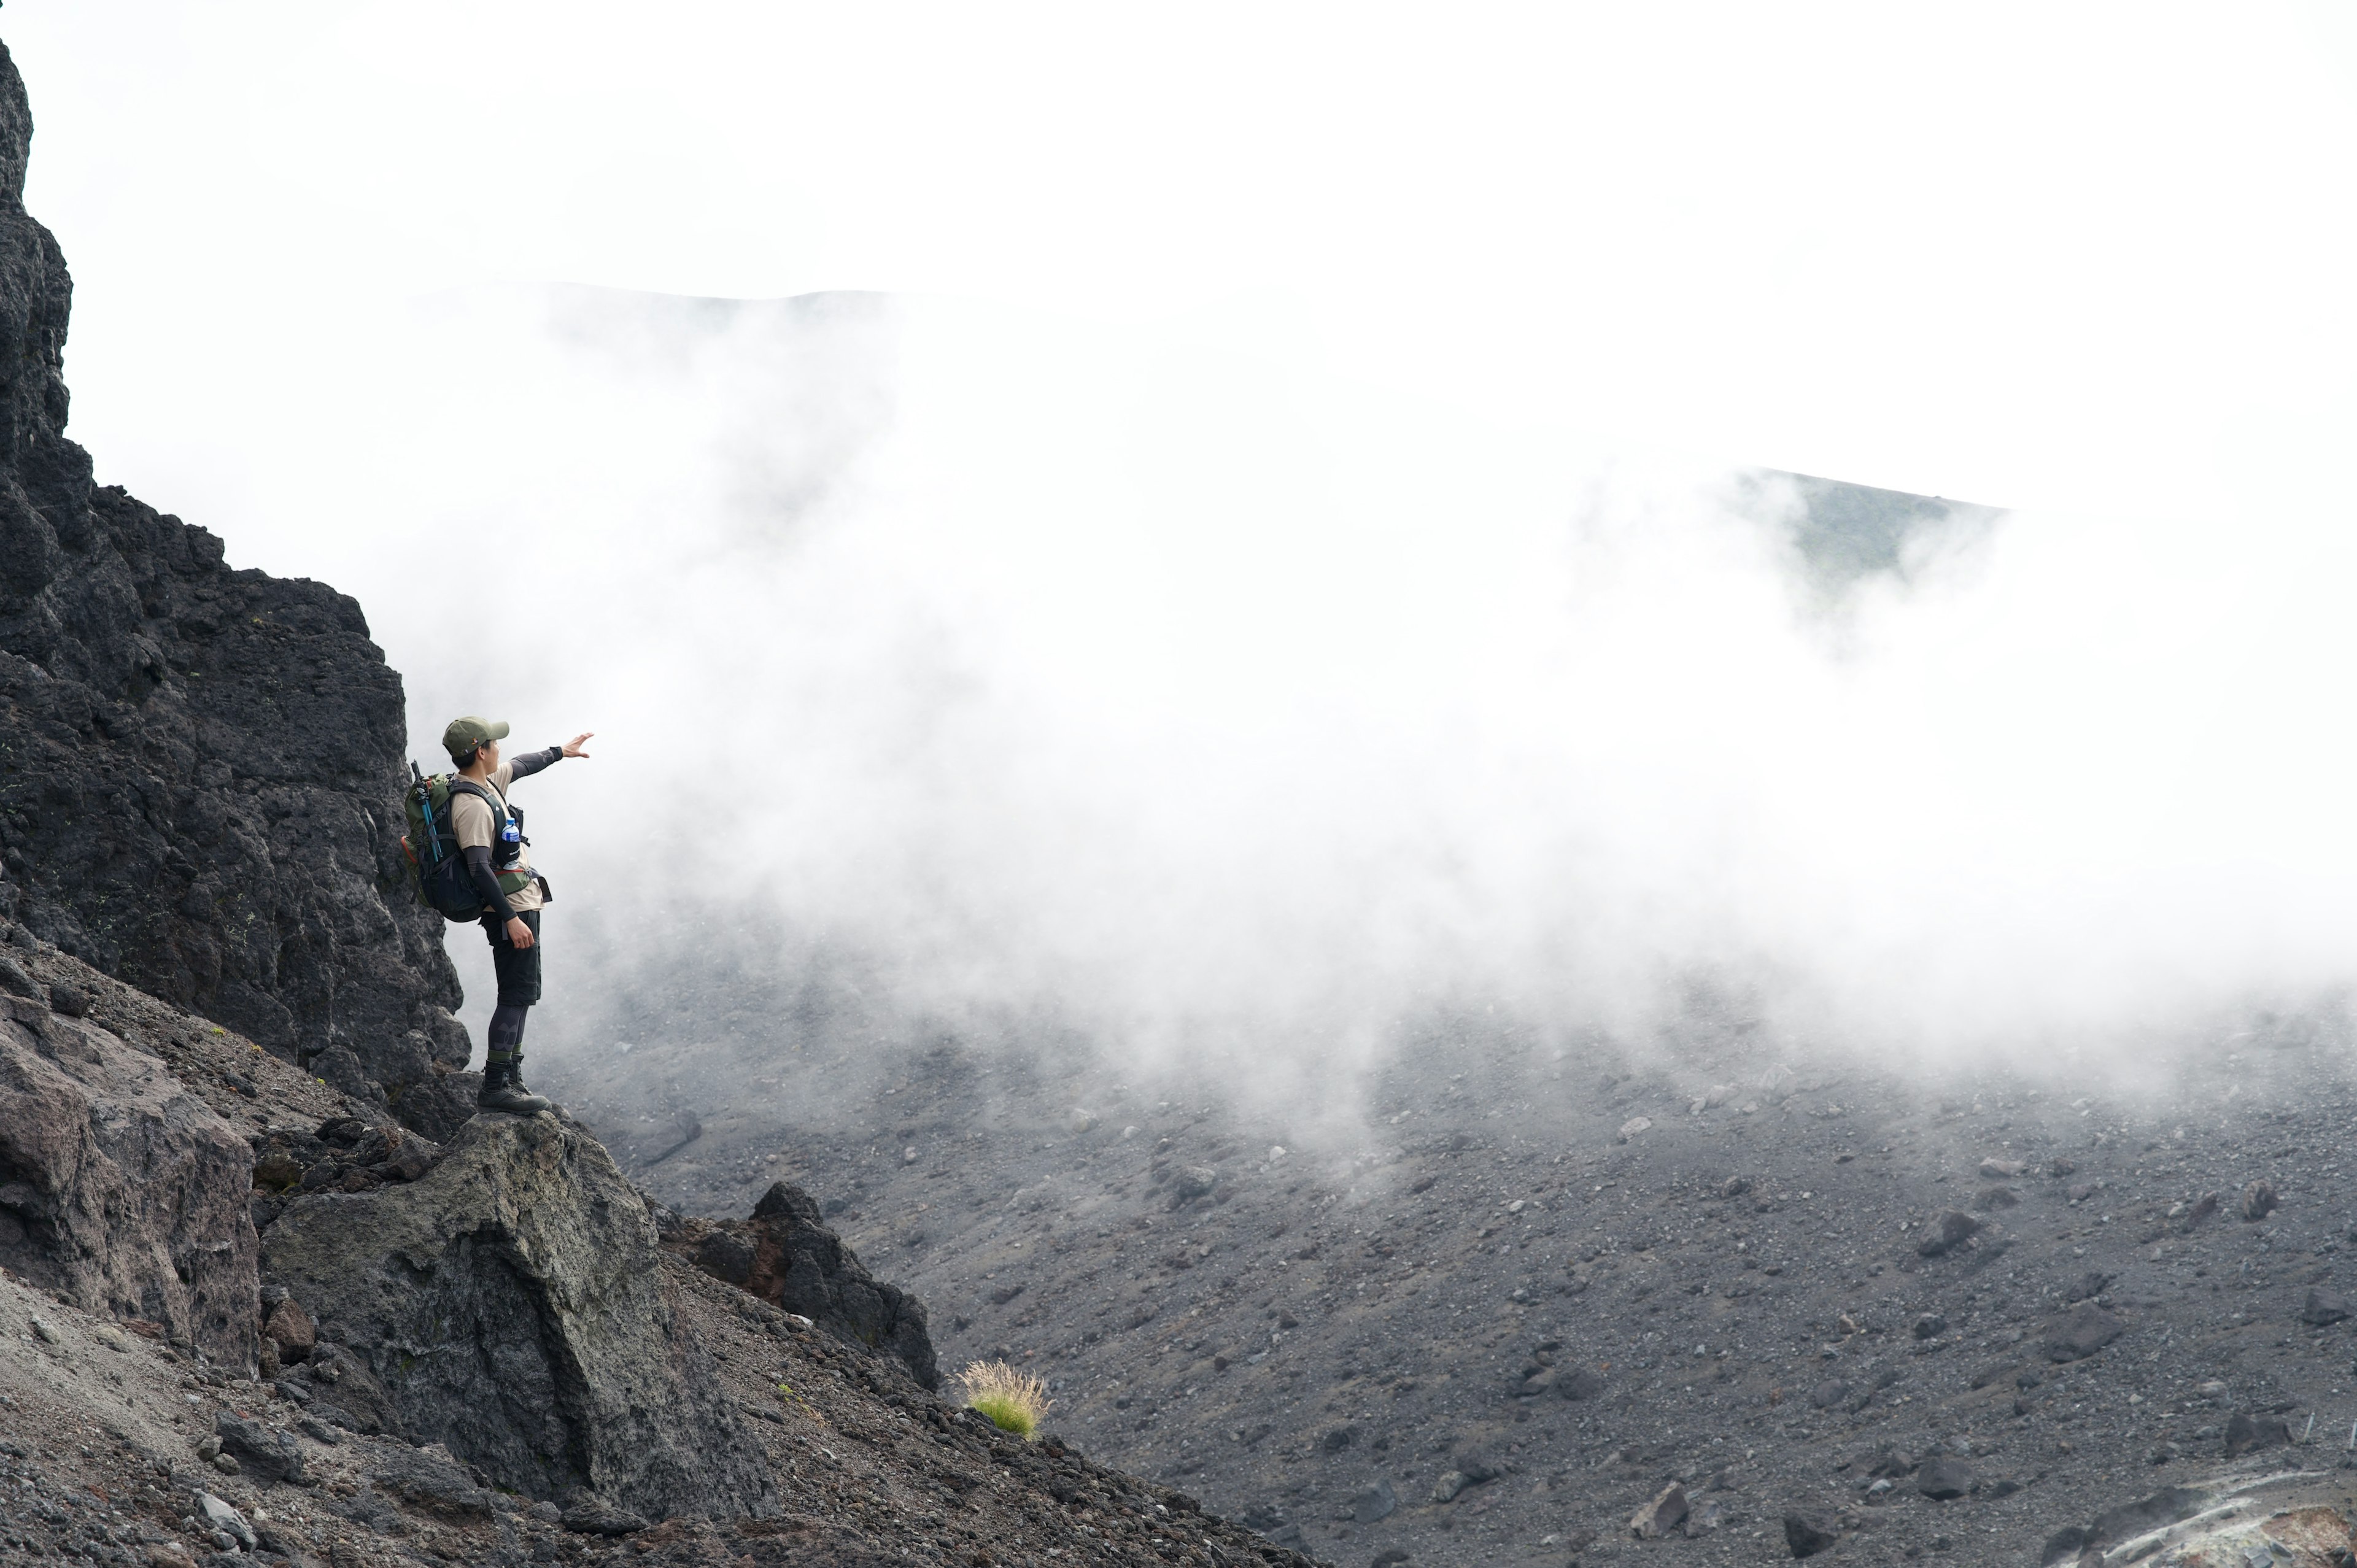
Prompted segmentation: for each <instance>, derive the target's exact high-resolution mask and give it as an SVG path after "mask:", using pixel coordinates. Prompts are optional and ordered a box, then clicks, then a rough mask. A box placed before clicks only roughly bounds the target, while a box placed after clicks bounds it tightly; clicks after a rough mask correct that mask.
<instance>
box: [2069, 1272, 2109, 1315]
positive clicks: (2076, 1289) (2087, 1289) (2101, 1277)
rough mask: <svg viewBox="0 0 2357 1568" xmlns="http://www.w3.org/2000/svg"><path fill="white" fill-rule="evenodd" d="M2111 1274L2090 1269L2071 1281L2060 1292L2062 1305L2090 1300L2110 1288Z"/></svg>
mask: <svg viewBox="0 0 2357 1568" xmlns="http://www.w3.org/2000/svg"><path fill="white" fill-rule="evenodd" d="M2111 1283H2112V1276H2111V1275H2109V1274H2107V1273H2103V1272H2102V1271H2100V1270H2096V1269H2090V1270H2089V1271H2087V1273H2083V1274H2081V1275H2080V1276H2079V1277H2078V1278H2077V1279H2076V1280H2074V1281H2072V1283H2071V1286H2070V1288H2069V1289H2067V1290H2065V1291H2064V1292H2063V1293H2062V1305H2065V1306H2069V1305H2072V1304H2073V1303H2076V1302H2082V1301H2087V1300H2091V1299H2093V1297H2095V1296H2099V1295H2101V1294H2104V1291H2106V1290H2108V1289H2109V1288H2111Z"/></svg>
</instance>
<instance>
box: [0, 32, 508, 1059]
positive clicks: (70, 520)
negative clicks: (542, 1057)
mask: <svg viewBox="0 0 2357 1568" xmlns="http://www.w3.org/2000/svg"><path fill="white" fill-rule="evenodd" d="M31 136H32V117H31V112H30V110H29V108H28V107H27V101H26V96H25V88H24V83H23V81H22V80H21V79H20V78H19V77H18V76H17V74H16V67H15V65H14V63H13V62H12V61H10V60H9V59H8V57H7V55H6V53H5V49H0V349H5V363H6V364H7V365H8V366H10V367H11V369H10V370H9V371H8V373H7V375H6V376H5V378H0V436H5V439H0V749H5V754H6V757H7V762H8V766H7V767H6V768H5V769H0V865H5V879H0V915H13V916H14V917H15V918H18V919H21V920H23V921H24V922H25V923H26V924H27V925H28V926H30V927H31V928H32V929H33V930H34V932H35V933H36V934H38V936H39V937H41V938H42V939H44V940H48V941H52V942H55V943H57V944H58V945H59V946H60V947H62V948H64V949H65V950H67V951H68V952H70V953H71V954H73V955H74V956H75V957H78V958H81V959H83V960H85V961H88V962H90V963H92V964H94V965H96V966H97V967H98V968H100V969H102V970H104V971H106V972H108V973H111V974H114V975H117V976H119V977H121V978H122V979H124V980H126V981H128V982H130V983H132V984H134V985H136V986H138V987H139V988H140V989H141V990H143V991H146V992H149V993H153V994H155V995H156V996H159V997H162V998H164V999H165V1000H166V1001H168V1002H171V1003H174V1004H178V1005H179V1006H183V1007H187V1008H189V1009H191V1010H193V1011H195V1012H198V1013H201V1014H203V1015H206V1016H208V1017H210V1018H214V1019H218V1020H219V1021H221V1023H223V1024H226V1025H229V1026H231V1027H233V1028H235V1029H237V1030H238V1031H240V1032H241V1033H242V1034H244V1035H246V1036H250V1037H251V1038H253V1039H254V1040H256V1041H259V1042H260V1043H261V1044H263V1045H264V1047H268V1048H270V1049H272V1050H274V1051H276V1052H278V1053H280V1054H281V1055H285V1056H289V1057H291V1056H292V1055H293V1054H294V1053H295V1052H296V1050H297V1049H298V1048H312V1049H316V1048H317V1047H324V1046H326V1045H328V1044H330V1043H332V1042H334V1041H338V1040H344V1041H348V1042H350V1044H351V1046H352V1047H353V1049H354V1050H355V1051H356V1052H357V1053H358V1054H359V1056H360V1058H361V1061H362V1062H363V1063H367V1064H369V1065H370V1066H371V1069H374V1068H375V1067H376V1066H377V1065H379V1064H378V1053H379V1051H380V1049H381V1048H382V1047H384V1046H385V1045H386V1044H388V1043H389V1042H391V1041H393V1040H394V1039H396V1038H397V1037H398V1036H401V1035H402V1034H403V1033H404V1032H406V1031H408V1030H412V1029H416V1030H421V1031H424V1032H425V1033H426V1034H427V1035H429V1036H431V1037H432V1038H433V1039H434V1040H435V1041H436V1048H437V1050H438V1051H439V1052H441V1053H442V1054H443V1055H444V1057H445V1058H446V1059H448V1060H450V1061H451V1062H452V1063H453V1065H457V1066H464V1065H465V1054H464V1053H465V1049H466V1036H465V1032H464V1030H463V1029H461V1028H460V1027H459V1026H457V1024H456V1023H455V1022H454V1021H453V1020H452V1019H451V1018H450V1016H449V1014H448V1012H447V1009H448V1008H450V1007H452V1006H454V1005H456V1004H457V1001H458V988H457V977H456V974H455V972H454V971H453V970H452V969H451V967H450V964H449V961H448V960H447V958H445V957H444V956H443V952H442V929H441V928H442V921H441V919H440V918H439V917H437V916H436V915H434V914H432V913H430V912H429V911H426V910H424V909H422V908H418V907H417V906H416V905H415V904H414V901H412V900H411V899H410V898H409V897H408V895H407V893H406V891H405V887H404V879H403V874H402V860H401V853H402V852H401V847H400V827H399V803H398V798H399V793H400V788H401V780H402V779H403V777H404V757H403V751H404V746H405V744H406V734H405V731H406V725H405V718H404V708H403V698H402V687H401V677H400V676H398V675H396V674H395V673H394V672H393V671H392V670H390V669H388V668H387V667H386V665H385V662H384V657H383V655H382V653H381V652H380V651H379V650H378V649H377V648H376V646H375V645H374V644H373V643H371V641H370V640H369V635H368V625H367V623H366V621H364V620H363V619H362V618H361V610H360V607H359V606H358V605H357V604H355V603H353V602H352V600H350V598H347V597H345V596H343V595H340V594H339V593H337V592H336V591H335V590H334V589H332V588H329V587H328V586H327V585H324V584H319V583H312V582H306V581H301V580H295V581H286V580H282V579H277V578H273V577H268V576H264V575H263V574H262V573H260V572H254V571H232V570H231V569H230V567H229V566H228V565H227V564H226V563H225V562H224V561H223V559H222V553H221V541H220V540H219V539H217V538H215V537H214V536H213V535H212V534H210V533H208V532H205V531H204V530H203V529H201V528H196V527H192V526H190V525H189V524H187V523H184V522H182V521H179V520H178V518H174V517H167V516H164V515H162V514H160V513H158V512H156V510H154V509H153V508H151V507H148V506H145V505H144V504H142V503H141V502H139V501H137V500H135V499H132V498H131V497H130V496H129V495H128V494H126V493H124V491H123V490H121V489H115V488H113V487H99V486H95V485H93V484H92V483H91V460H90V456H89V455H88V454H87V453H85V452H84V451H83V450H82V449H81V447H80V446H77V445H75V444H74V443H73V442H71V441H69V440H67V439H66V437H65V435H64V430H65V424H66V408H67V394H66V385H65V380H64V376H63V373H62V367H63V363H64V351H65V340H66V322H67V317H68V314H69V309H70V304H71V300H72V284H71V281H70V279H69V278H68V276H67V273H66V265H65V258H64V256H63V254H62V253H61V252H59V249H58V243H57V241H56V240H55V239H54V238H53V237H52V236H51V235H50V233H49V231H48V230H47V229H45V228H43V227H42V226H41V225H40V224H39V223H38V222H36V221H35V220H33V219H32V218H31V217H30V216H29V215H28V214H27V212H26V210H25V207H24V180H25V165H26V159H27V153H28V150H29V145H30V142H31ZM58 1000H59V1003H60V1006H59V1011H61V1012H68V1013H70V1012H71V1011H72V1005H71V1004H70V1002H69V1001H68V999H66V998H63V997H60V998H59V999H58ZM371 1076H375V1077H378V1078H381V1079H384V1081H386V1082H387V1083H389V1084H390V1083H392V1082H393V1079H390V1078H386V1077H385V1075H384V1074H383V1073H378V1072H374V1071H373V1070H372V1074H371Z"/></svg>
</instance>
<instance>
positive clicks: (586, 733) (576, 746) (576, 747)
mask: <svg viewBox="0 0 2357 1568" xmlns="http://www.w3.org/2000/svg"><path fill="white" fill-rule="evenodd" d="M596 734H597V731H596V730H594V729H590V730H583V731H582V732H581V733H580V734H579V735H576V736H574V737H573V738H572V739H571V740H568V741H566V742H565V756H567V757H587V756H588V755H589V754H588V753H587V752H586V751H584V750H582V749H581V743H582V742H583V741H585V740H587V739H588V738H589V737H590V736H593V735H596Z"/></svg>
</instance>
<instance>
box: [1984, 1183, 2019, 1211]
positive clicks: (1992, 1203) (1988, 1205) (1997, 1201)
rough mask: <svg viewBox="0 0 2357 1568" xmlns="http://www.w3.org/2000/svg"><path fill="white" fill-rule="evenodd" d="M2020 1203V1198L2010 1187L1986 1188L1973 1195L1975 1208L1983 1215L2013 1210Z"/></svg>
mask: <svg viewBox="0 0 2357 1568" xmlns="http://www.w3.org/2000/svg"><path fill="white" fill-rule="evenodd" d="M2020 1202H2021V1198H2020V1196H2019V1195H2018V1194H2017V1193H2016V1192H2015V1191H2014V1190H2013V1188H2011V1187H1983V1188H1981V1189H1980V1191H1979V1192H1977V1193H1975V1194H1974V1195H1973V1207H1974V1208H1975V1209H1977V1210H1979V1211H1980V1212H1981V1213H1983V1214H1987V1213H1990V1212H1991V1211H1993V1210H1996V1209H1999V1208H2015V1207H2016V1206H2018V1204H2019V1203H2020Z"/></svg>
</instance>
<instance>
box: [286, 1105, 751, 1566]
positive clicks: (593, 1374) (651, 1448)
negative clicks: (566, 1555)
mask: <svg viewBox="0 0 2357 1568" xmlns="http://www.w3.org/2000/svg"><path fill="white" fill-rule="evenodd" d="M263 1258H264V1274H265V1277H266V1278H268V1279H269V1280H270V1281H271V1282H272V1283H274V1284H277V1285H284V1286H285V1288H286V1289H287V1290H288V1291H289V1292H290V1293H291V1294H292V1295H293V1296H294V1297H295V1299H296V1300H297V1301H299V1302H301V1303H302V1305H304V1306H305V1307H306V1308H307V1310H308V1311H309V1312H310V1314H311V1315H312V1316H314V1317H315V1318H317V1319H318V1321H319V1325H320V1333H321V1335H322V1337H327V1338H332V1339H335V1340H339V1341H340V1342H341V1343H342V1345H344V1346H345V1347H346V1348H348V1349H349V1350H350V1352H351V1353H352V1354H353V1355H355V1356H357V1357H358V1358H359V1359H361V1361H362V1362H364V1363H365V1364H366V1366H367V1368H368V1369H369V1370H370V1372H371V1374H372V1375H373V1378H374V1380H376V1382H378V1383H380V1384H382V1388H383V1390H384V1392H385V1397H386V1400H387V1401H388V1402H389V1404H390V1406H391V1408H392V1412H393V1417H394V1419H395V1420H396V1421H397V1423H398V1424H399V1427H400V1429H401V1430H402V1431H404V1433H406V1434H409V1435H410V1436H412V1437H414V1438H416V1439H418V1440H420V1441H426V1440H437V1441H440V1442H442V1443H445V1444H447V1445H448V1446H449V1449H450V1451H451V1452H452V1453H453V1454H455V1455H457V1456H458V1457H460V1458H461V1459H464V1460H466V1461H468V1463H470V1464H472V1465H475V1466H478V1467H479V1468H480V1469H481V1470H482V1471H483V1472H484V1473H485V1474H486V1475H487V1476H489V1477H490V1478H491V1479H492V1481H494V1482H495V1483H496V1484H498V1485H500V1486H502V1487H511V1488H513V1489H514V1490H516V1491H519V1492H522V1493H526V1494H528V1495H530V1496H532V1497H534V1498H559V1497H562V1496H564V1495H565V1494H567V1493H569V1492H572V1491H575V1490H576V1489H584V1488H586V1489H587V1490H589V1491H592V1492H595V1493H597V1495H598V1496H599V1497H600V1498H603V1499H604V1500H605V1501H606V1502H607V1503H608V1504H609V1505H612V1506H616V1507H619V1508H623V1509H630V1511H632V1512H634V1513H639V1514H643V1515H645V1516H647V1517H649V1518H653V1519H662V1518H668V1517H670V1516H672V1515H673V1514H677V1513H681V1512H699V1513H713V1514H724V1515H725V1514H737V1513H744V1512H747V1511H748V1510H749V1511H759V1510H760V1509H762V1508H763V1507H764V1506H765V1505H766V1499H769V1498H770V1497H771V1496H772V1491H771V1487H770V1480H769V1477H768V1475H767V1473H766V1469H765V1466H764V1465H763V1463H762V1460H761V1456H760V1450H759V1446H758V1444H755V1443H753V1441H752V1440H751V1439H750V1437H749V1436H748V1434H747V1433H746V1432H745V1431H744V1429H743V1426H742V1423H740V1422H739V1421H738V1419H737V1412H736V1411H735V1409H734V1407H733V1406H732V1405H731V1404H730V1403H729V1402H727V1401H726V1399H724V1398H723V1397H722V1395H721V1394H720V1392H719V1389H718V1384H717V1383H716V1380H715V1378H714V1373H713V1369H712V1368H711V1366H710V1364H709V1362H708V1360H707V1359H706V1358H705V1353H704V1352H703V1351H702V1350H701V1349H700V1348H698V1347H697V1346H696V1345H695V1344H694V1342H693V1341H692V1339H691V1338H690V1337H688V1336H687V1335H685V1334H684V1333H683V1332H681V1331H680V1330H679V1327H678V1325H677V1322H676V1316H675V1313H674V1310H673V1303H672V1301H671V1300H670V1299H669V1298H668V1297H667V1296H666V1294H665V1289H664V1285H663V1279H662V1266H661V1265H662V1259H661V1254H660V1252H659V1251H658V1248H657V1245H656V1235H655V1227H654V1223H653V1220H652V1219H651V1217H650V1215H649V1213H648V1210H647V1208H646V1206H645V1204H644V1203H643V1202H642V1201H641V1200H640V1197H639V1196H638V1194H637V1193H635V1192H634V1191H632V1190H631V1188H630V1185H629V1184H628V1183H627V1182H625V1181H624V1180H623V1179H622V1176H621V1173H620V1172H619V1171H618V1170H617V1169H616V1168H615V1166H614V1163H613V1161H612V1159H611V1158H609V1157H608V1155H607V1153H606V1150H605V1148H604V1146H603V1145H602V1144H598V1143H597V1140H596V1139H594V1138H591V1137H590V1136H588V1135H587V1133H583V1132H581V1131H580V1130H579V1129H578V1128H576V1127H573V1126H570V1125H567V1124H566V1123H565V1122H561V1121H559V1120H558V1119H557V1118H555V1117H554V1116H547V1115H543V1116H538V1117H533V1118H529V1119H520V1118H515V1117H506V1116H479V1117H477V1118H475V1119H474V1120H473V1121H471V1122H468V1123H467V1124H466V1125H464V1126H463V1127H461V1128H459V1129H458V1130H457V1133H455V1134H454V1135H453V1136H452V1138H451V1140H450V1142H449V1144H447V1146H445V1148H444V1149H443V1151H442V1155H441V1159H440V1162H439V1163H438V1164H436V1165H435V1166H434V1168H433V1169H432V1170H431V1171H430V1172H428V1173H427V1174H426V1175H425V1177H424V1179H422V1180H420V1181H417V1182H414V1183H411V1184H407V1185H395V1186H389V1187H381V1188H378V1189H376V1190H374V1191H371V1192H363V1193H352V1194H343V1193H337V1194H328V1195H323V1196H316V1197H301V1198H296V1199H295V1200H293V1201H291V1202H290V1203H288V1205H287V1206H286V1208H285V1211H284V1213H283V1214H282V1215H281V1216H280V1218H279V1219H277V1220H276V1221H275V1223H274V1224H272V1225H271V1226H270V1227H269V1228H268V1230H266V1231H264V1237H263Z"/></svg>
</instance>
